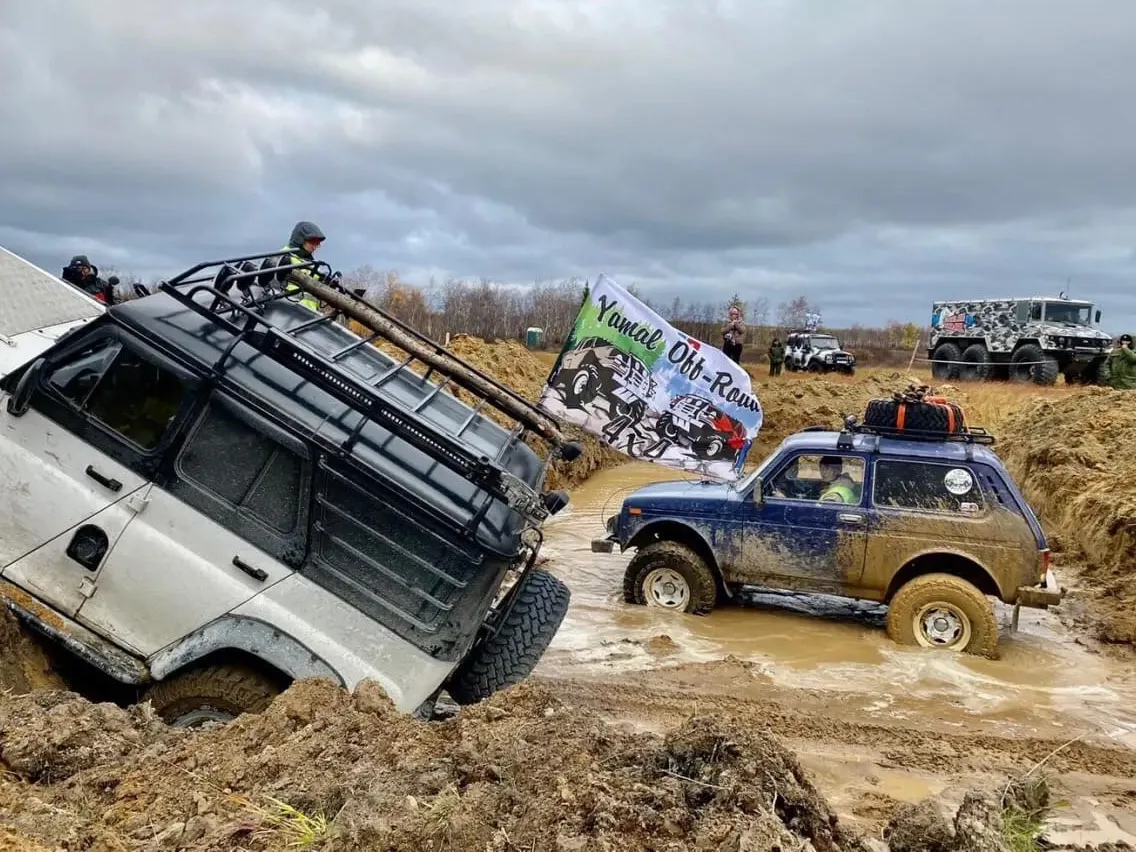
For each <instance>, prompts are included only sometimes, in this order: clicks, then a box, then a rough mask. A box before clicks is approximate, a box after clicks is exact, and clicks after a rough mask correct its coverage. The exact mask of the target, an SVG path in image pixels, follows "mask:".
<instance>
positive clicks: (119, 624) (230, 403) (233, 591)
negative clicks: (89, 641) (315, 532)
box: [78, 394, 311, 656]
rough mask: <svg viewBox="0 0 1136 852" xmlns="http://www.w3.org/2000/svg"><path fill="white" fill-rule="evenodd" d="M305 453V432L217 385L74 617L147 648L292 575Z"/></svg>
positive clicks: (306, 475)
mask: <svg viewBox="0 0 1136 852" xmlns="http://www.w3.org/2000/svg"><path fill="white" fill-rule="evenodd" d="M309 458H310V455H309V451H308V448H307V446H306V445H305V444H304V443H303V442H302V441H300V440H298V439H296V438H295V437H294V436H292V435H290V434H288V433H287V432H285V431H283V430H281V429H280V428H279V427H277V426H275V425H274V424H272V423H271V422H269V421H267V420H265V419H264V418H262V417H260V416H259V415H257V414H254V413H253V412H251V411H249V410H248V409H247V408H246V407H245V406H243V405H241V404H240V403H238V402H236V401H234V400H233V399H231V398H228V397H226V396H223V395H221V394H214V395H213V396H212V397H211V398H210V400H209V401H208V403H207V404H206V406H205V408H204V410H203V411H202V412H201V413H200V415H199V416H198V417H197V419H196V421H195V422H194V424H193V425H192V426H191V427H190V428H189V430H188V434H187V436H186V440H185V443H184V445H183V446H182V448H181V449H180V450H179V451H178V452H177V455H176V457H175V458H174V459H173V460H172V464H170V465H168V466H167V467H166V469H165V470H164V471H163V473H162V475H161V476H160V477H159V478H158V480H157V481H156V482H155V484H154V486H153V488H152V489H151V491H150V493H149V495H148V497H149V502H148V504H147V505H146V506H145V507H144V508H143V509H142V510H141V512H140V513H139V514H138V516H137V517H136V518H135V519H134V521H133V522H131V523H130V524H129V525H128V526H127V527H126V530H125V531H124V532H123V534H122V535H121V536H120V537H119V539H118V541H117V542H116V543H115V544H114V546H113V548H112V549H111V552H110V555H109V556H108V557H107V559H106V560H105V561H104V562H103V564H102V567H101V569H100V570H99V572H98V575H97V576H96V577H95V578H94V586H95V591H94V594H93V595H92V596H91V597H90V599H89V600H87V601H86V602H85V603H84V604H83V605H82V607H81V608H80V609H79V613H78V620H79V621H80V622H81V623H82V624H84V625H86V626H87V627H89V628H91V629H92V630H94V631H96V632H98V633H101V634H103V635H104V636H106V637H108V638H110V639H112V640H113V641H115V642H117V643H118V644H121V645H125V646H127V647H129V648H132V649H134V650H135V651H136V652H138V653H139V654H141V655H143V656H150V655H151V654H153V653H154V652H156V651H158V650H160V649H161V648H163V647H165V646H166V645H168V644H170V643H171V642H174V641H176V640H179V639H183V638H184V637H186V636H188V635H189V634H191V633H193V631H195V630H197V629H198V628H200V627H203V626H205V625H206V624H208V623H209V622H211V621H213V620H214V619H216V618H218V617H220V616H222V615H224V614H225V613H227V612H229V611H231V610H233V609H235V608H236V607H238V606H240V605H241V604H242V603H244V602H245V601H247V600H248V599H249V598H252V597H253V596H255V595H257V594H259V593H260V592H261V591H263V590H265V589H267V588H269V587H270V586H272V585H273V584H274V583H276V582H278V581H280V580H282V579H284V578H285V577H288V576H290V575H291V574H292V573H294V571H295V569H297V568H298V567H299V566H300V565H301V564H302V562H303V559H304V557H305V555H306V552H307V541H308V535H307V530H308V512H309V505H308V504H309V494H310V489H311V485H310V479H311V470H310V468H311V466H310V462H309Z"/></svg>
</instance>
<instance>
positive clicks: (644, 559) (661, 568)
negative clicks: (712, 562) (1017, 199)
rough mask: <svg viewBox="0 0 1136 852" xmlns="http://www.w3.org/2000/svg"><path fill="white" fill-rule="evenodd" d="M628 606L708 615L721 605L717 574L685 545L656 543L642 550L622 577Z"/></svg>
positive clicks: (624, 597)
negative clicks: (635, 605)
mask: <svg viewBox="0 0 1136 852" xmlns="http://www.w3.org/2000/svg"><path fill="white" fill-rule="evenodd" d="M623 599H624V600H625V601H626V602H627V603H629V604H637V605H639V606H651V607H661V608H663V609H673V610H675V611H676V612H688V613H690V614H691V615H707V614H708V613H710V612H711V611H712V610H713V609H714V605H715V604H716V603H717V602H718V584H717V582H716V581H715V579H714V572H713V571H711V570H710V566H709V565H707V564H706V562H705V560H703V559H702V557H701V556H699V555H698V554H697V553H695V552H694V551H693V550H691V549H690V548H689V547H687V546H686V545H685V544H679V543H678V542H674V541H657V542H655V543H653V544H648V545H647V546H646V547H643V548H640V550H639V552H638V553H636V554H635V557H634V558H633V559H632V560H631V563H630V564H629V565H628V566H627V571H626V572H624V575H623Z"/></svg>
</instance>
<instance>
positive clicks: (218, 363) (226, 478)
mask: <svg viewBox="0 0 1136 852" xmlns="http://www.w3.org/2000/svg"><path fill="white" fill-rule="evenodd" d="M283 257H284V254H283V253H276V254H273V255H260V256H256V257H249V258H238V259H236V260H233V261H218V262H214V263H206V264H201V265H199V266H196V267H194V268H193V269H191V270H189V271H188V272H186V273H183V274H182V275H179V276H177V277H176V278H173V279H171V280H170V281H168V282H164V283H162V284H161V285H159V288H158V291H157V292H155V293H154V294H153V295H150V296H147V297H145V298H142V299H138V300H136V301H131V302H127V303H124V304H121V305H116V306H114V307H112V308H110V309H109V310H107V311H106V312H105V313H103V314H102V315H100V316H98V317H97V318H95V319H94V320H93V321H91V322H89V323H87V324H85V325H82V326H80V327H78V328H76V329H73V330H72V331H71V332H69V333H68V334H67V335H65V336H64V337H63V338H61V339H60V340H59V341H58V342H56V343H55V344H54V345H53V346H51V347H50V348H48V349H46V350H45V351H44V352H43V353H42V354H41V355H40V356H39V357H37V358H36V359H35V360H34V361H33V362H32V363H30V364H27V365H24V366H22V367H20V368H18V369H16V370H14V371H13V372H11V373H10V374H9V375H8V376H7V377H6V378H5V379H4V380H3V382H2V383H0V488H2V489H3V492H4V511H3V512H2V513H0V569H2V579H0V599H3V600H4V602H5V603H6V604H7V605H8V606H9V608H11V609H12V610H13V611H14V612H15V613H16V614H17V615H18V616H19V617H21V618H22V619H23V620H24V621H26V622H27V623H28V624H30V625H31V626H32V627H34V628H36V629H38V630H39V631H41V632H42V633H44V634H46V635H47V636H49V637H51V638H53V639H54V640H56V641H57V642H58V643H59V644H61V645H63V646H64V647H65V648H67V649H69V650H70V651H71V652H73V653H74V654H76V655H78V656H79V657H81V658H82V659H84V660H86V661H87V662H89V663H91V664H93V665H95V666H96V667H98V668H99V669H101V670H102V671H104V672H106V673H107V674H109V675H111V676H112V677H114V678H116V679H117V680H119V681H121V682H123V683H127V684H135V685H137V686H138V687H139V689H140V690H142V691H143V692H144V696H145V697H146V698H148V699H149V700H150V701H151V702H152V704H153V705H154V707H155V709H156V710H157V711H158V712H159V713H160V714H161V715H162V716H163V717H164V718H165V719H166V720H167V721H169V722H171V723H174V724H179V725H192V724H196V723H200V722H203V721H207V720H217V721H224V720H227V719H230V718H232V717H233V716H235V715H237V714H239V713H241V712H245V711H256V710H259V709H262V708H263V707H264V706H266V705H267V703H268V702H269V701H270V700H271V699H272V697H273V696H274V695H275V694H276V693H277V692H279V691H280V690H281V689H282V688H284V687H285V686H286V685H287V683H288V682H289V681H290V680H292V679H296V678H301V677H326V678H329V679H331V680H333V681H335V682H337V683H340V684H342V685H344V686H346V687H348V688H351V687H353V686H354V685H355V684H356V683H357V682H358V681H360V680H362V679H364V678H370V679H374V680H376V681H377V682H378V683H380V684H381V685H382V686H383V687H384V688H385V690H386V692H387V693H388V695H389V696H390V697H391V699H392V700H393V701H394V703H395V704H396V705H397V706H398V707H399V708H400V709H401V710H403V711H405V712H418V713H425V712H428V711H429V709H430V708H431V707H432V706H433V701H434V699H435V698H436V697H437V695H438V694H439V692H440V691H441V690H442V689H443V688H444V689H445V690H446V691H447V692H448V693H449V694H450V696H451V697H452V698H453V699H454V700H456V701H457V702H458V703H471V702H476V701H478V700H481V699H483V698H485V697H486V696H488V695H489V694H490V693H492V692H494V691H495V690H498V689H500V688H502V687H504V686H507V685H509V684H511V683H515V682H517V681H519V680H521V679H522V678H524V677H525V676H527V675H528V673H529V672H530V671H531V670H532V668H533V667H534V666H535V665H536V663H537V661H538V660H539V658H540V656H541V654H542V653H543V652H544V650H545V648H546V647H547V646H548V644H549V642H550V641H551V639H552V637H553V635H554V634H555V632H556V630H557V629H558V627H559V625H560V622H561V620H562V619H563V617H564V614H565V611H566V609H567V606H568V600H569V593H568V590H567V588H566V587H565V586H564V585H563V584H562V583H561V582H560V581H559V580H557V579H556V578H554V577H553V576H551V575H550V574H548V573H545V572H543V571H541V570H538V569H536V568H535V567H534V565H535V563H536V559H537V553H538V550H539V548H540V544H541V529H540V528H541V525H542V523H543V521H544V519H545V518H546V517H547V516H548V515H549V514H551V513H554V512H556V511H558V510H559V509H561V508H563V506H564V505H565V504H566V502H567V496H566V495H564V494H563V493H562V492H555V493H551V494H550V493H545V492H543V485H542V483H543V481H544V476H545V470H546V467H547V464H548V459H547V458H545V459H542V458H541V456H539V455H538V454H537V453H536V452H535V451H534V450H533V449H532V448H530V446H529V443H528V439H529V437H530V436H538V437H539V438H541V439H543V440H544V442H546V443H547V444H548V445H549V446H551V447H552V450H551V452H550V453H549V454H548V458H552V457H561V458H564V459H567V460H571V458H574V457H575V456H576V455H578V453H579V447H578V446H577V445H575V444H571V443H568V442H566V441H565V440H564V439H563V437H562V436H561V434H560V432H559V430H558V427H557V425H556V424H555V423H554V422H553V421H552V420H551V419H549V418H548V417H547V415H545V414H543V413H542V412H540V411H539V410H537V409H536V408H535V407H534V406H532V405H530V404H529V403H528V402H526V401H525V400H523V399H521V398H520V397H518V396H517V395H516V394H514V393H513V392H512V391H510V390H509V389H507V388H505V387H503V386H502V385H499V384H498V383H496V382H495V381H493V380H492V379H490V378H489V377H487V376H485V375H483V374H482V373H480V372H478V371H477V370H475V369H474V368H473V367H471V366H470V365H469V364H466V363H465V362H462V361H460V360H458V359H457V358H455V357H454V356H452V355H451V354H450V353H448V352H447V351H446V350H444V349H441V348H440V347H438V346H437V345H436V344H434V343H433V342H432V341H429V340H428V339H426V338H425V337H422V336H421V335H419V334H418V333H417V332H415V331H413V330H412V329H409V328H408V327H406V326H404V325H402V324H401V323H399V322H398V321H397V320H395V319H394V318H392V317H390V316H388V315H386V314H384V313H382V312H381V311H377V310H375V309H374V308H373V307H371V306H370V305H368V304H367V303H366V302H363V301H361V300H360V299H359V298H357V297H355V296H353V295H350V294H347V293H344V292H343V291H342V289H340V288H339V287H338V285H337V284H336V283H335V282H336V280H337V279H336V277H335V276H329V277H326V278H325V279H324V280H323V282H322V283H321V282H319V281H316V280H315V279H313V278H311V277H310V276H308V275H307V274H304V273H305V270H306V269H307V267H309V266H310V267H311V268H312V270H313V271H315V269H316V267H317V266H320V267H322V265H321V264H316V263H315V262H311V263H309V264H299V265H296V266H289V267H287V268H285V267H284V266H283V265H282V258H283ZM283 263H287V261H286V260H285V261H283ZM320 272H321V273H323V272H324V270H323V269H320ZM326 273H330V269H328V270H326ZM288 282H292V283H299V284H300V287H301V289H302V290H306V291H307V292H310V293H312V295H314V296H316V297H317V298H318V299H319V300H320V301H321V302H323V303H324V304H325V305H327V306H328V311H327V313H326V314H323V315H321V314H317V313H315V312H313V311H311V310H309V309H308V308H306V307H304V306H302V305H300V304H297V303H295V302H294V301H293V299H295V298H296V296H295V295H293V296H291V297H289V296H287V295H285V294H284V292H283V290H282V286H283V284H285V283H288ZM328 282H331V283H328ZM7 285H8V282H7V281H0V287H7ZM344 315H345V316H347V317H350V318H351V319H353V320H355V321H357V322H359V323H362V324H363V325H364V326H365V327H367V328H368V329H369V330H370V333H369V334H368V335H367V336H366V337H360V336H358V335H356V334H354V333H352V332H351V331H350V330H349V329H348V328H346V327H345V326H344V325H342V324H340V323H339V322H337V320H338V319H340V318H341V317H342V316H344ZM378 336H383V337H385V338H387V339H388V340H389V341H391V342H393V343H394V344H396V345H397V346H398V347H399V348H401V349H403V350H404V351H406V352H408V353H410V354H409V355H408V356H407V358H406V359H405V360H401V361H396V360H394V359H392V358H391V357H389V356H388V355H386V354H384V353H383V352H381V351H380V350H379V349H378V348H376V347H375V346H372V345H368V344H370V343H371V342H372V341H374V340H375V339H376V337H378ZM415 366H417V367H418V369H417V370H415V369H414V367H415ZM453 386H457V387H460V388H462V389H463V390H464V391H465V392H467V393H470V394H472V395H474V396H477V397H480V399H481V401H480V402H479V403H478V404H477V405H476V407H470V406H468V405H466V404H465V403H463V402H461V401H459V400H458V399H457V398H456V396H454V395H453V394H451V393H450V392H449V390H448V388H449V387H453ZM487 405H488V406H492V407H494V408H496V409H497V410H498V411H499V412H501V413H503V414H504V415H507V416H508V417H509V418H511V419H512V420H514V421H515V423H516V425H515V426H514V428H512V429H511V430H510V429H506V428H504V427H502V426H500V425H498V424H497V423H496V422H494V420H492V419H490V418H489V417H488V416H486V414H484V413H483V409H484V408H485V406H487Z"/></svg>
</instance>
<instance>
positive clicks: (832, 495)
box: [820, 456, 860, 504]
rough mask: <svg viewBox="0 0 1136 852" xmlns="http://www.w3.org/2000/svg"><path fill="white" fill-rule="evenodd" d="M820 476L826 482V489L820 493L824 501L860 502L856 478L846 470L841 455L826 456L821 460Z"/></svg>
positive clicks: (821, 499)
mask: <svg viewBox="0 0 1136 852" xmlns="http://www.w3.org/2000/svg"><path fill="white" fill-rule="evenodd" d="M820 476H821V479H822V480H823V481H824V482H825V485H826V487H825V489H824V491H823V493H822V494H821V495H820V501H821V502H822V503H847V504H857V503H859V502H860V489H859V488H857V486H856V482H855V480H853V479H852V477H851V476H849V475H848V474H847V473H845V472H844V461H843V459H841V458H840V456H825V457H824V458H822V459H821V460H820Z"/></svg>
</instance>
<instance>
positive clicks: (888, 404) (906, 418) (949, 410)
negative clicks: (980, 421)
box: [864, 399, 966, 435]
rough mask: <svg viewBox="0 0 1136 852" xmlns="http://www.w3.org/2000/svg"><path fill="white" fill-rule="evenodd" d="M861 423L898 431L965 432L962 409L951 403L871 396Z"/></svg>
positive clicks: (964, 418) (948, 433) (945, 433)
mask: <svg viewBox="0 0 1136 852" xmlns="http://www.w3.org/2000/svg"><path fill="white" fill-rule="evenodd" d="M864 425H865V426H869V427H875V428H878V429H894V430H896V431H898V432H927V433H941V434H944V435H950V434H957V433H959V432H964V431H966V417H965V415H964V414H963V410H962V408H960V407H959V406H958V405H956V404H955V403H953V402H897V401H896V400H894V399H873V400H872V401H871V402H869V403H868V408H867V410H866V411H865V412H864Z"/></svg>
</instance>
